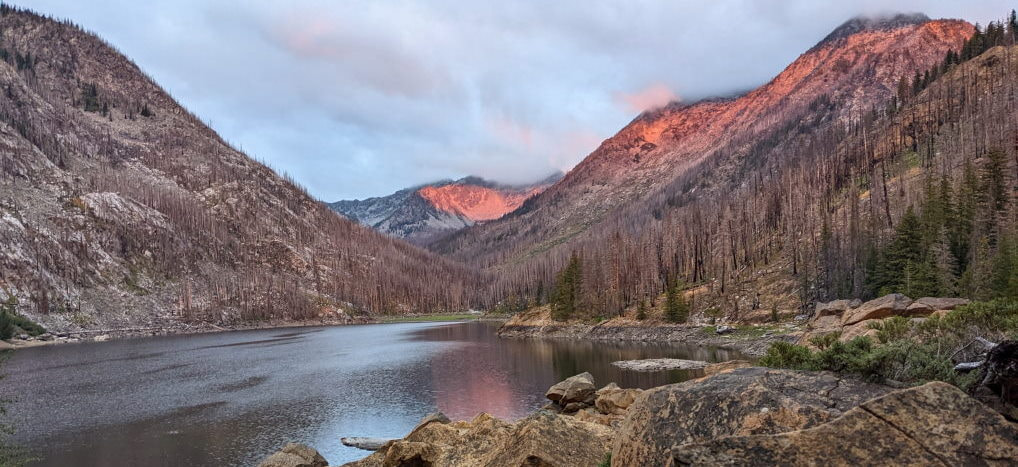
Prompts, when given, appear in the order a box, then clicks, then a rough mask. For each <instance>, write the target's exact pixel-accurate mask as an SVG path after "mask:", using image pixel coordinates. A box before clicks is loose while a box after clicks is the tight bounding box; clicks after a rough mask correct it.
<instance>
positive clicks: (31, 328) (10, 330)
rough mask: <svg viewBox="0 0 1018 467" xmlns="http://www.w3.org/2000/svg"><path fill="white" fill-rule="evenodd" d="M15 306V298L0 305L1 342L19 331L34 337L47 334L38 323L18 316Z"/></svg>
mask: <svg viewBox="0 0 1018 467" xmlns="http://www.w3.org/2000/svg"><path fill="white" fill-rule="evenodd" d="M15 305H17V301H16V300H15V299H14V298H13V297H11V298H10V299H8V300H7V301H6V302H4V303H0V340H7V339H10V338H12V337H14V335H15V334H16V333H17V332H18V330H19V329H20V330H22V331H24V332H25V333H27V334H29V335H32V336H38V335H39V334H42V333H44V332H46V329H45V328H43V327H42V326H40V325H39V324H38V323H36V322H34V321H32V320H30V319H28V318H26V317H24V316H21V315H19V314H17V312H15V311H14V307H15Z"/></svg>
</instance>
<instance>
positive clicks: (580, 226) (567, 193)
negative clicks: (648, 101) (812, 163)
mask: <svg viewBox="0 0 1018 467" xmlns="http://www.w3.org/2000/svg"><path fill="white" fill-rule="evenodd" d="M850 23H851V21H850ZM972 30H973V29H972V25H971V24H969V23H967V22H964V21H960V20H930V21H924V22H921V23H918V24H906V25H904V26H899V27H896V28H894V29H890V30H884V29H880V30H868V29H863V30H861V31H859V32H856V33H854V34H851V35H849V36H847V37H841V38H836V39H834V40H828V41H826V42H824V41H821V42H819V43H818V44H817V45H816V46H814V47H813V48H811V49H810V50H808V51H807V52H805V53H803V54H802V55H800V56H799V57H798V58H797V59H796V60H795V61H793V62H792V63H791V64H789V65H788V66H787V67H786V68H785V69H784V70H783V71H782V72H781V73H779V74H778V75H777V76H775V77H774V78H773V79H772V80H771V81H769V82H767V83H765V84H764V85H762V86H760V87H758V88H756V89H754V90H751V91H749V92H747V93H745V94H743V95H741V96H738V97H733V98H721V99H706V100H702V101H698V102H696V103H692V104H688V105H685V104H675V103H673V104H670V105H668V106H665V107H663V108H660V109H657V110H654V111H651V112H645V113H644V114H641V115H640V116H638V117H637V118H635V119H634V120H633V121H632V122H631V123H630V124H629V125H627V126H625V127H624V128H623V129H621V130H620V131H619V132H618V133H617V134H616V135H614V136H612V137H611V138H609V139H607V140H605V141H604V142H603V143H602V144H601V145H600V146H599V147H598V148H597V149H595V150H594V152H592V153H591V154H590V155H588V156H587V157H586V158H585V159H583V160H582V161H581V162H580V163H579V164H578V165H577V166H576V167H574V168H573V169H572V170H570V171H569V172H568V173H567V174H566V176H565V177H563V179H562V180H561V181H559V182H558V183H556V184H555V185H553V186H551V187H550V188H549V189H547V190H545V191H544V192H543V193H541V194H539V195H537V196H535V197H534V198H533V199H531V200H529V201H528V202H527V203H526V205H525V208H524V209H520V210H518V211H516V212H514V213H512V214H511V215H509V216H506V217H504V218H502V219H500V220H497V221H494V222H490V223H486V224H484V225H479V226H475V227H472V228H469V229H465V230H464V231H462V232H459V233H457V234H455V235H453V236H450V237H449V238H448V239H446V240H443V241H441V242H437V243H435V244H433V245H432V246H431V248H432V249H433V250H434V251H438V252H441V253H445V254H450V255H452V256H453V257H455V258H458V259H460V260H464V261H473V263H472V264H475V265H478V266H483V267H488V266H492V265H494V264H496V263H499V262H503V261H505V260H506V259H507V258H515V259H513V261H516V260H519V259H520V258H521V257H526V256H528V255H532V254H534V253H535V252H538V251H544V250H545V249H546V248H548V247H549V246H553V245H557V244H561V243H563V242H566V241H568V240H569V239H570V238H572V237H575V236H576V235H578V234H580V233H582V232H583V231H585V230H586V229H587V228H589V227H590V226H592V225H595V224H597V223H598V222H600V221H601V220H602V219H604V218H605V216H607V215H608V214H609V213H610V212H612V211H613V210H616V209H618V208H619V207H621V206H624V205H626V204H630V203H635V202H638V200H640V199H643V198H644V197H646V196H649V195H650V194H652V193H654V192H655V191H657V190H661V189H663V188H664V187H665V186H666V185H667V184H668V183H670V182H671V181H672V180H674V179H676V178H677V177H679V176H680V175H681V174H682V173H684V172H686V171H689V170H691V169H692V168H693V167H695V166H697V165H698V164H699V163H700V162H702V161H704V160H707V159H708V158H709V156H711V154H719V153H725V154H733V155H738V154H745V153H746V151H747V150H748V148H750V147H751V146H752V143H753V142H754V141H761V140H766V139H773V138H782V137H783V136H781V135H777V134H776V133H775V132H776V131H778V130H779V129H780V128H781V127H782V125H786V124H788V123H789V122H793V121H795V120H796V119H803V118H805V119H813V118H817V119H826V120H824V121H823V122H821V123H822V124H824V125H830V124H832V123H833V122H834V121H841V122H845V121H847V120H849V119H853V118H858V116H860V115H863V114H864V113H865V112H867V111H869V110H870V108H871V107H872V106H873V105H882V104H883V103H884V102H885V101H886V100H887V99H888V98H889V97H890V96H892V95H893V94H894V92H895V89H896V87H897V85H898V82H899V80H900V78H901V77H902V76H906V75H907V76H911V74H912V73H914V72H915V71H917V70H921V69H925V68H927V67H928V66H930V65H932V64H933V63H935V62H937V61H939V60H941V59H942V57H943V55H944V53H946V51H947V50H948V49H957V48H959V47H960V46H961V43H962V42H963V41H964V40H965V39H967V38H968V36H969V35H971V33H972ZM738 157H743V156H738ZM563 212H567V213H568V214H565V215H563V214H562V213H563ZM513 232H515V233H518V234H519V235H510V233H513ZM520 233H522V234H520Z"/></svg>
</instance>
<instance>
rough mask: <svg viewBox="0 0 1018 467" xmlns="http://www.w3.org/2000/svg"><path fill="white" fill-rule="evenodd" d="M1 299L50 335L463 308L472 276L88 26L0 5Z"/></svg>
mask: <svg viewBox="0 0 1018 467" xmlns="http://www.w3.org/2000/svg"><path fill="white" fill-rule="evenodd" d="M0 16H2V17H0V243H2V244H3V248H2V249H0V285H2V287H0V300H4V301H6V302H7V303H10V304H11V305H13V307H14V308H15V309H16V310H17V312H18V313H21V314H26V315H29V316H31V317H32V318H34V319H37V320H39V321H41V322H43V323H44V324H45V325H46V326H47V327H51V328H55V329H67V328H89V327H94V328H102V327H111V326H112V327H116V326H131V325H146V324H148V325H158V326H163V325H169V324H172V323H173V322H177V321H191V322H194V321H208V322H214V323H222V322H233V321H239V320H261V319H268V318H285V319H305V318H318V317H320V316H321V317H329V318H336V319H346V318H348V317H349V316H350V315H355V314H366V313H402V312H410V311H413V312H429V311H438V310H448V309H462V308H464V307H466V306H467V305H468V303H469V301H470V299H471V297H472V295H471V294H473V293H475V292H476V291H477V290H479V289H480V287H479V279H478V276H477V274H476V273H475V272H474V271H472V270H470V269H468V268H466V267H465V266H461V265H459V264H457V263H454V262H452V261H450V260H446V259H443V258H441V257H438V256H435V255H432V254H429V253H426V252H423V251H421V250H418V249H415V248H413V247H411V246H409V245H407V244H405V243H402V242H399V241H396V240H392V239H389V238H387V237H384V236H382V235H381V234H378V233H376V232H374V231H371V230H370V229H367V228H365V227H361V226H359V225H357V224H356V223H354V222H351V221H348V220H346V219H344V218H342V217H340V216H338V215H336V214H335V213H334V212H332V211H331V210H329V209H328V208H327V207H325V206H323V205H322V204H321V203H319V202H318V201H316V200H314V199H312V198H311V197H310V196H308V194H307V193H305V192H304V191H303V190H302V189H301V188H300V187H299V186H297V185H295V184H294V183H293V182H292V181H290V180H288V179H285V178H283V177H280V176H279V175H277V174H276V173H274V172H273V171H272V170H270V169H269V168H267V167H265V166H264V165H262V164H260V163H257V162H255V161H253V160H251V159H250V158H249V157H247V156H246V155H245V154H243V153H241V152H239V151H237V150H236V149H235V148H233V147H232V146H231V145H230V144H228V143H227V142H225V141H223V140H222V139H221V138H219V136H218V135H216V133H215V132H213V131H212V130H210V129H209V128H208V127H207V126H206V125H204V124H203V123H202V122H201V121H199V120H198V119H197V118H195V117H194V116H193V115H191V114H189V113H188V112H187V111H186V110H185V109H183V108H181V107H180V105H178V104H177V103H176V102H174V100H173V99H172V98H171V97H170V96H168V95H167V94H166V93H165V92H163V91H162V90H161V89H160V88H159V87H158V85H156V84H155V83H153V82H152V81H151V80H150V79H149V78H148V77H146V76H145V74H144V73H143V72H142V71H141V70H139V69H138V67H137V66H136V65H135V64H133V63H132V62H130V61H129V60H128V59H127V58H125V57H123V56H122V55H121V54H119V53H118V52H117V51H116V50H113V49H112V48H111V47H110V46H109V45H107V44H106V43H104V42H103V41H102V40H101V39H99V38H97V37H95V36H94V35H92V34H89V33H87V32H84V31H82V30H80V29H79V28H78V27H76V26H74V25H73V24H71V23H68V22H58V21H55V20H53V19H49V18H45V17H41V16H38V15H36V14H33V13H31V12H26V11H20V10H17V9H14V8H11V7H9V6H3V7H2V8H0Z"/></svg>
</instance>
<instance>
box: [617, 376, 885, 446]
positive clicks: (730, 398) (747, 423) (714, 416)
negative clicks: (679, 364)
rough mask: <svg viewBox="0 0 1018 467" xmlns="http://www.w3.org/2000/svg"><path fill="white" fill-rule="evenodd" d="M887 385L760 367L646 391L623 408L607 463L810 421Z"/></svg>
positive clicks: (816, 422) (791, 427) (811, 423)
mask: <svg viewBox="0 0 1018 467" xmlns="http://www.w3.org/2000/svg"><path fill="white" fill-rule="evenodd" d="M889 390H890V389H889V388H886V387H884V386H879V385H874V384H868V383H863V382H859V381H856V380H851V379H845V378H842V377H839V376H837V375H834V374H832V373H809V372H797V371H788V370H773V369H767V368H741V369H736V370H733V371H730V372H727V373H721V374H717V375H714V376H711V377H708V378H703V379H699V380H693V381H686V382H684V383H680V384H673V385H668V386H662V387H658V388H654V389H650V390H647V391H645V392H644V393H643V394H642V395H641V396H640V397H639V398H637V400H636V402H635V403H634V404H633V405H632V406H631V407H629V413H628V414H627V415H626V418H625V420H624V421H623V423H622V426H621V429H620V431H619V434H618V436H617V437H616V439H615V442H614V446H613V450H612V465H614V466H640V465H668V462H670V460H671V458H672V457H673V455H674V453H675V449H676V448H678V447H679V446H681V445H684V444H687V443H691V442H702V441H707V440H711V439H714V438H718V437H722V436H745V435H754V434H772V433H781V432H785V431H790V430H798V429H803V428H809V427H813V426H817V425H819V424H821V423H824V422H827V421H830V420H832V419H834V418H836V417H838V416H840V415H842V414H843V413H844V412H846V411H847V410H849V409H851V408H852V407H855V406H856V405H858V404H860V403H861V402H863V401H865V400H868V399H872V398H873V397H877V396H880V395H883V394H886V393H887V392H888V391H889Z"/></svg>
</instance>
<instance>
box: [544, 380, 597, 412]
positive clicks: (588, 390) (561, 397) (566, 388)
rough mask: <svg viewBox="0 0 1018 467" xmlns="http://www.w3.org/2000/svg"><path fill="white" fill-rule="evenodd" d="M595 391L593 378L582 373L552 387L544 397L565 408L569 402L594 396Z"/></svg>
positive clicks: (581, 400)
mask: <svg viewBox="0 0 1018 467" xmlns="http://www.w3.org/2000/svg"><path fill="white" fill-rule="evenodd" d="M595 391H597V387H595V386H594V377H593V376H592V375H591V374H590V373H587V372H583V373H580V374H578V375H576V376H570V377H569V378H566V379H565V380H564V381H562V382H559V383H558V384H556V385H554V386H552V387H551V388H549V389H548V392H546V393H545V394H544V396H545V397H547V398H548V399H551V400H552V401H554V402H557V403H558V404H559V405H561V406H563V407H565V406H566V405H567V404H569V403H570V402H583V401H585V400H587V399H588V398H589V397H591V396H593V395H594V392H595Z"/></svg>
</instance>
